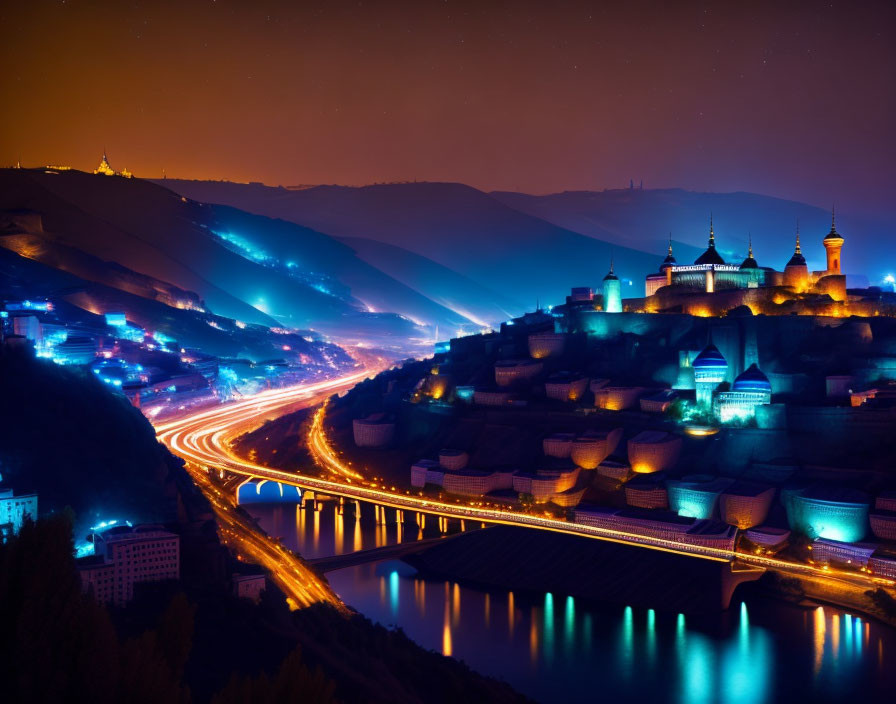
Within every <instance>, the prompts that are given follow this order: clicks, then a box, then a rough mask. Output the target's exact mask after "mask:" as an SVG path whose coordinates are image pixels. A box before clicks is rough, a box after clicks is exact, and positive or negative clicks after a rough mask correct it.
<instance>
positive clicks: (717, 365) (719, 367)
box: [691, 343, 728, 409]
mask: <svg viewBox="0 0 896 704" xmlns="http://www.w3.org/2000/svg"><path fill="white" fill-rule="evenodd" d="M691 366H692V367H693V368H694V385H695V387H696V389H697V405H698V406H700V407H702V408H706V409H709V408H711V407H712V395H713V392H714V391H715V390H716V389H717V388H718V386H719V384H721V383H722V382H723V381H725V375H726V374H727V373H728V362H727V361H725V358H724V357H723V356H722V353H721V352H719V348H718V347H716V346H715V345H713V344H712V343H710V344H709V345H707V346H706V348H705V349H704V350H703V351H702V352H701V353H700V354H698V355H697V357H696V358H695V359H694V362H693V363H692V365H691Z"/></svg>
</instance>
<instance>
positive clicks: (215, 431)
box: [157, 372, 894, 588]
mask: <svg viewBox="0 0 896 704" xmlns="http://www.w3.org/2000/svg"><path fill="white" fill-rule="evenodd" d="M366 375H367V372H359V373H357V374H354V375H350V376H347V377H343V378H341V379H335V380H330V381H327V382H319V383H317V384H309V385H301V386H297V387H289V388H286V389H277V390H273V391H267V392H263V393H261V394H258V395H257V396H254V397H252V398H249V399H246V400H243V401H239V402H236V403H232V404H230V405H225V406H219V407H215V408H213V409H211V410H206V411H202V412H198V413H195V414H191V415H189V416H186V417H184V418H180V419H177V420H174V421H171V422H167V423H163V424H161V425H160V426H158V427H157V433H158V437H159V439H160V440H161V441H162V442H164V443H165V444H166V445H168V447H169V448H170V449H171V450H172V452H174V453H175V454H177V455H179V456H180V457H182V458H184V459H185V460H186V461H187V462H188V463H191V464H192V465H193V466H194V467H195V468H198V469H199V471H202V472H204V473H206V474H207V475H209V476H214V475H217V476H218V477H219V478H220V479H225V478H227V477H230V476H241V477H244V478H250V479H255V480H268V481H272V482H275V483H279V484H280V485H283V486H293V487H296V488H298V489H299V490H301V491H302V492H307V491H309V490H310V491H312V492H315V494H318V493H320V494H326V495H329V496H336V497H342V498H343V499H344V500H354V501H360V502H369V503H371V504H374V505H375V506H378V507H388V508H391V509H395V510H398V511H410V512H415V513H417V514H420V515H421V516H425V515H435V516H438V517H439V518H440V519H441V518H444V519H459V520H464V521H476V522H481V523H485V524H501V525H512V526H521V527H526V528H532V529H537V530H545V531H553V532H556V533H563V534H568V535H578V536H582V537H586V538H592V539H597V540H605V541H610V542H616V543H621V544H624V545H632V546H638V547H642V548H646V549H650V550H661V551H665V552H670V553H675V554H679V555H684V556H687V557H693V558H696V559H702V560H712V561H716V562H719V563H726V564H727V565H728V567H729V569H730V570H731V571H732V575H733V574H734V573H735V572H741V573H743V576H746V574H747V573H750V574H751V575H756V576H758V573H760V572H761V571H763V570H767V569H773V570H776V571H780V572H783V573H787V574H789V575H791V576H814V577H819V576H822V577H824V578H826V579H839V580H841V581H843V582H849V583H851V585H852V586H859V587H865V588H875V587H876V586H881V585H883V586H893V584H894V582H893V581H892V580H886V579H881V578H878V577H874V576H873V575H869V574H865V573H855V572H849V571H845V570H834V569H831V568H827V567H826V566H820V565H812V564H806V563H800V562H793V561H790V560H784V559H781V558H777V557H769V556H765V555H755V554H749V553H744V552H738V551H736V550H733V549H726V548H721V547H712V546H707V545H698V544H693V543H687V542H682V541H678V540H670V539H662V538H658V537H654V536H649V535H644V534H639V533H636V532H632V531H628V530H618V529H610V528H599V527H596V526H587V525H582V524H578V523H573V522H570V521H565V520H561V519H558V518H553V517H551V516H546V515H536V514H531V513H522V512H520V511H514V510H511V509H510V508H506V509H505V508H492V507H485V506H481V505H478V503H479V502H475V501H470V502H468V503H466V504H464V503H461V502H459V501H458V502H454V503H451V502H448V501H442V500H435V499H431V498H428V497H425V496H420V495H418V494H411V492H410V491H407V490H405V491H404V493H401V492H399V491H393V490H388V489H386V488H385V487H383V486H378V485H377V484H375V483H365V482H364V480H363V478H362V477H361V475H360V474H359V473H358V472H357V471H356V470H354V469H353V468H352V467H350V466H347V465H346V464H345V463H344V462H342V461H341V460H340V459H339V457H338V455H337V454H336V453H335V452H334V451H333V450H332V448H331V447H330V445H329V443H328V441H327V438H326V433H325V430H324V427H323V414H324V407H321V409H319V410H318V411H317V412H316V413H315V416H314V421H313V423H312V425H311V431H310V432H309V435H308V438H307V443H308V448H309V450H310V452H311V454H312V456H313V457H314V459H315V460H316V462H317V463H318V464H319V465H320V466H321V467H322V468H324V469H325V470H326V471H327V472H328V473H329V474H330V475H331V476H334V477H337V478H336V479H325V478H323V477H321V476H317V475H311V474H303V473H299V472H286V471H283V470H279V469H274V468H271V467H265V466H263V465H260V464H257V463H255V462H253V461H251V460H249V459H247V458H244V457H240V456H237V455H236V454H235V453H234V452H233V451H232V450H231V448H230V446H229V440H230V439H232V438H234V437H236V436H238V435H240V434H242V433H245V432H248V431H250V430H252V429H254V428H256V427H257V426H258V425H259V423H260V421H261V420H263V419H264V418H267V417H277V416H278V415H280V414H282V413H283V412H284V411H285V409H288V408H295V407H297V406H301V405H304V406H305V407H307V406H310V405H313V404H315V403H317V402H319V401H321V400H323V398H325V397H326V396H328V395H330V394H332V393H334V392H335V391H338V390H344V389H347V388H348V387H350V386H351V385H353V384H354V383H356V382H357V381H360V380H361V379H362V378H363V377H364V376H366ZM747 567H749V568H750V569H746V568H747ZM753 578H756V577H753Z"/></svg>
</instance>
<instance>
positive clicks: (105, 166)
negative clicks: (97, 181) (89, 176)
mask: <svg viewBox="0 0 896 704" xmlns="http://www.w3.org/2000/svg"><path fill="white" fill-rule="evenodd" d="M93 173H95V174H98V175H102V176H123V177H124V178H131V177H132V176H133V175H134V174H132V173H131V172H130V171H128V170H127V169H122V170H121V171H115V170H114V169H113V168H112V167H111V166H110V165H109V160H108V159H107V158H106V150H105V149H104V150H103V158H102V160H101V161H100V165H99V166H97V167H96V168H95V169H94V170H93Z"/></svg>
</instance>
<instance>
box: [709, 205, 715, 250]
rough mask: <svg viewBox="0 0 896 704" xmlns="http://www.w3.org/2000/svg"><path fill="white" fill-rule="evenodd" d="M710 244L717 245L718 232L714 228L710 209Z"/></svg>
mask: <svg viewBox="0 0 896 704" xmlns="http://www.w3.org/2000/svg"><path fill="white" fill-rule="evenodd" d="M709 246H710V247H715V246H716V233H715V232H714V231H713V229H712V211H711V210H710V211H709Z"/></svg>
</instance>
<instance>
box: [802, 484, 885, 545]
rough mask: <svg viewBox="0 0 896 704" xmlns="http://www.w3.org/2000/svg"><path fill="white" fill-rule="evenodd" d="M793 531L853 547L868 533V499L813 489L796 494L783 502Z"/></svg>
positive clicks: (844, 493)
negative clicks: (848, 544) (852, 544)
mask: <svg viewBox="0 0 896 704" xmlns="http://www.w3.org/2000/svg"><path fill="white" fill-rule="evenodd" d="M785 507H786V508H787V521H788V523H789V524H790V527H791V528H792V529H793V530H796V531H799V532H801V533H804V534H805V535H808V536H809V537H810V538H826V539H828V540H836V541H838V542H841V543H855V542H858V541H860V540H862V538H864V537H865V534H866V532H867V530H868V509H869V504H868V498H867V497H866V496H865V495H864V494H863V493H862V492H858V491H850V490H845V489H843V490H838V489H834V488H826V487H813V488H810V489H805V490H803V491H800V492H795V493H794V494H793V495H792V496H791V497H790V499H789V500H788V501H786V502H785Z"/></svg>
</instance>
